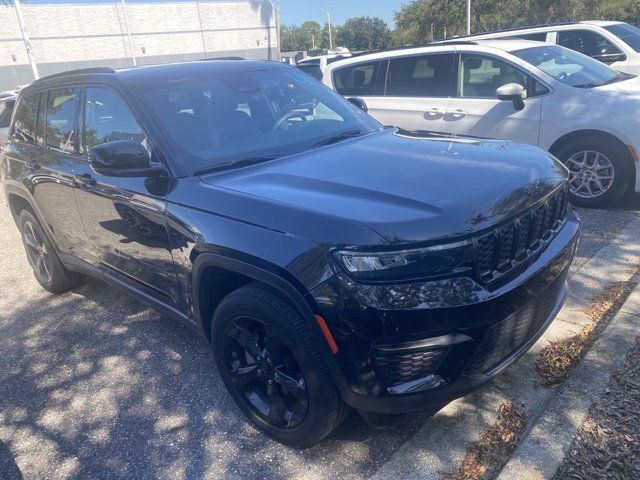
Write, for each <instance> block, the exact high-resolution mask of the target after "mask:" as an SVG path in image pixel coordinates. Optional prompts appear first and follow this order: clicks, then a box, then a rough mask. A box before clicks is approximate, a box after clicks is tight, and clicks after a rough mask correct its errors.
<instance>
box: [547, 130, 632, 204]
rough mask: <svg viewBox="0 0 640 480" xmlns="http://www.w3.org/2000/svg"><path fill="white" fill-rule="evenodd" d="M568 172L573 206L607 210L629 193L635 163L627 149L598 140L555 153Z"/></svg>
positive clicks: (604, 139)
mask: <svg viewBox="0 0 640 480" xmlns="http://www.w3.org/2000/svg"><path fill="white" fill-rule="evenodd" d="M556 155H557V157H558V158H559V159H560V161H561V162H562V163H564V164H565V166H566V167H567V168H568V169H569V189H570V197H571V202H572V203H573V204H574V205H578V206H581V207H604V206H607V205H610V204H611V203H613V202H615V201H616V200H618V199H620V197H622V195H624V193H625V192H626V191H627V189H628V187H629V184H630V181H631V178H632V174H633V162H632V159H631V157H630V155H629V153H628V152H627V151H625V149H624V147H622V146H620V145H617V144H615V143H613V142H612V141H611V140H608V139H606V138H598V137H595V138H593V139H582V140H578V141H573V142H569V143H567V144H566V145H564V146H562V147H561V148H560V149H559V150H558V152H557V153H556Z"/></svg>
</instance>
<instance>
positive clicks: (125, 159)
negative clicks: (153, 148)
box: [89, 140, 152, 177]
mask: <svg viewBox="0 0 640 480" xmlns="http://www.w3.org/2000/svg"><path fill="white" fill-rule="evenodd" d="M89 164H90V165H91V168H93V169H94V170H95V171H96V172H98V173H102V174H104V175H109V176H113V177H138V176H147V175H148V174H149V173H150V170H152V169H151V162H150V159H149V152H147V149H146V148H144V146H143V145H142V144H141V143H140V142H136V141H135V140H114V141H112V142H107V143H103V144H101V145H96V146H95V147H92V148H91V149H90V150H89Z"/></svg>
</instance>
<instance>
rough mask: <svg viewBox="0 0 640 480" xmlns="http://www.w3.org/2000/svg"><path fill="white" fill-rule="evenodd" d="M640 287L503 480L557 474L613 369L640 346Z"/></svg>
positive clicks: (549, 409) (558, 393) (550, 407)
mask: <svg viewBox="0 0 640 480" xmlns="http://www.w3.org/2000/svg"><path fill="white" fill-rule="evenodd" d="M638 302H640V285H638V286H636V287H635V288H634V289H633V291H632V292H631V294H630V295H629V298H628V299H627V300H626V302H625V303H624V305H623V306H622V307H621V308H620V310H619V311H618V313H617V314H616V315H615V317H614V318H613V319H612V321H611V323H610V324H609V325H608V326H607V329H606V330H605V331H604V332H603V333H602V334H601V335H600V337H599V338H598V339H597V340H596V342H595V343H594V345H593V346H592V347H591V349H590V350H589V352H588V353H587V355H586V356H585V357H584V358H583V359H582V361H581V362H580V364H579V365H578V367H577V368H576V370H575V371H574V372H573V373H572V374H571V376H570V377H569V379H568V380H567V381H566V382H565V383H564V384H563V385H562V386H561V387H560V388H558V389H557V391H556V395H554V396H553V397H552V398H550V399H549V403H548V407H547V408H546V410H545V411H544V413H543V415H542V416H541V417H540V418H539V419H538V420H537V421H536V423H535V426H534V427H533V428H532V429H531V431H530V432H529V435H528V436H527V437H526V438H525V439H524V441H523V442H522V443H521V444H520V445H519V446H518V448H517V449H516V451H515V452H514V454H513V455H512V456H511V459H510V460H509V462H507V464H506V465H505V466H504V468H503V469H502V471H501V472H500V475H499V476H498V480H511V479H514V478H518V479H522V480H538V479H548V478H552V477H553V475H554V474H555V472H556V470H557V469H558V467H559V466H560V463H561V462H562V460H563V459H564V456H565V454H566V453H567V450H568V449H569V447H570V446H571V442H572V441H573V438H574V437H575V435H576V433H577V432H578V429H579V428H580V425H581V424H582V422H583V421H584V419H585V418H586V417H587V414H588V412H589V408H590V407H591V405H592V404H593V402H594V401H595V400H597V399H598V398H599V397H600V395H602V393H603V391H604V389H605V388H606V386H607V385H608V383H609V381H610V379H611V375H612V374H613V372H614V371H615V370H616V369H617V368H618V367H619V366H620V365H621V364H622V362H623V361H624V359H625V357H626V356H627V354H628V352H629V350H630V349H631V348H632V347H633V345H634V344H635V339H636V336H637V335H638V325H640V310H636V313H635V314H632V313H628V305H638Z"/></svg>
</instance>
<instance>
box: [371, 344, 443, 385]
mask: <svg viewBox="0 0 640 480" xmlns="http://www.w3.org/2000/svg"><path fill="white" fill-rule="evenodd" d="M448 352H449V349H448V348H441V349H436V350H423V351H413V352H397V351H396V352H377V353H375V355H374V359H375V360H374V361H375V364H376V367H377V370H378V374H379V375H380V379H381V380H382V383H383V384H384V385H385V386H386V387H394V386H396V385H400V384H402V383H406V382H410V381H412V380H416V379H418V378H422V377H426V376H427V375H431V374H433V373H435V371H436V370H437V369H438V368H439V367H440V364H441V363H442V361H443V360H444V358H445V357H446V356H447V353H448Z"/></svg>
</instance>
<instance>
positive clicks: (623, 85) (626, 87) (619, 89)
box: [587, 77, 640, 102]
mask: <svg viewBox="0 0 640 480" xmlns="http://www.w3.org/2000/svg"><path fill="white" fill-rule="evenodd" d="M587 90H588V91H589V92H590V93H592V94H593V95H598V96H601V97H610V98H613V99H615V100H619V101H621V102H627V101H629V100H630V99H637V100H640V77H635V78H630V79H628V80H623V81H621V82H616V83H612V84H610V85H603V86H601V87H593V88H589V89H587Z"/></svg>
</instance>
